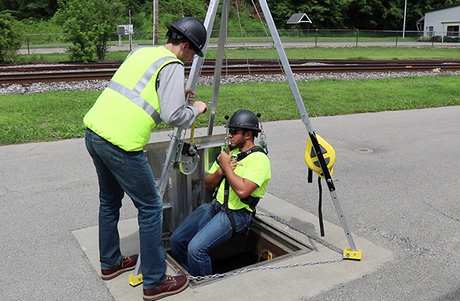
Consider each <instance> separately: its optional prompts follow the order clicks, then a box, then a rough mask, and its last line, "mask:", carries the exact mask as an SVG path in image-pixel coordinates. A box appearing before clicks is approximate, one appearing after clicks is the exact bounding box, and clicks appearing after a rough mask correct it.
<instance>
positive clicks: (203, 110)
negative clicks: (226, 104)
mask: <svg viewBox="0 0 460 301" xmlns="http://www.w3.org/2000/svg"><path fill="white" fill-rule="evenodd" d="M193 107H195V108H198V109H199V110H200V114H203V113H206V111H207V110H208V106H207V105H206V104H205V103H204V102H202V101H195V102H194V103H193Z"/></svg>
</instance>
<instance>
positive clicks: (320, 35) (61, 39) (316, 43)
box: [21, 29, 460, 54]
mask: <svg viewBox="0 0 460 301" xmlns="http://www.w3.org/2000/svg"><path fill="white" fill-rule="evenodd" d="M278 33H279V35H280V37H281V40H282V41H283V43H286V45H287V46H291V45H296V44H301V45H303V46H304V47H337V46H351V47H353V46H373V45H380V46H388V47H398V46H420V47H458V46H460V45H458V44H460V36H459V33H458V32H456V33H454V34H453V33H452V32H431V33H430V35H427V34H426V32H423V31H400V30H386V31H385V30H360V29H314V30H313V29H279V30H278ZM165 35H166V32H164V31H163V32H158V41H157V43H158V44H164V43H165V42H166V38H165ZM227 37H228V38H227V40H228V43H230V44H231V43H239V44H242V43H247V44H248V45H250V46H251V47H257V45H261V46H262V45H266V44H265V43H267V42H268V43H270V41H271V37H269V36H267V32H266V31H264V30H261V29H246V30H244V31H243V36H242V34H241V32H240V31H229V32H228V33H227ZM218 38H219V31H218V30H214V31H213V32H212V33H211V41H210V43H211V45H210V47H212V44H213V43H217V40H218ZM131 43H132V44H133V45H152V44H153V31H134V32H133V34H131V37H129V35H124V34H117V32H114V33H113V34H112V35H111V36H110V37H109V40H108V45H109V46H125V47H124V48H126V46H127V45H128V44H129V46H131ZM68 46H69V43H66V42H65V34H64V33H55V34H27V35H25V38H24V44H23V46H22V49H21V50H22V51H21V53H29V54H30V53H32V52H35V51H34V49H36V48H61V49H65V48H66V47H68Z"/></svg>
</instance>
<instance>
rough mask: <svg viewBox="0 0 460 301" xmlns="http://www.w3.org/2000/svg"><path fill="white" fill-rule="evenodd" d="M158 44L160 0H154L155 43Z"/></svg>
mask: <svg viewBox="0 0 460 301" xmlns="http://www.w3.org/2000/svg"><path fill="white" fill-rule="evenodd" d="M156 44H158V0H153V45H156Z"/></svg>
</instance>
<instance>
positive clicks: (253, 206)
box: [212, 146, 266, 233]
mask: <svg viewBox="0 0 460 301" xmlns="http://www.w3.org/2000/svg"><path fill="white" fill-rule="evenodd" d="M254 152H263V153H265V154H266V152H265V150H264V149H263V148H261V147H259V146H254V147H253V148H251V149H249V150H247V151H245V152H241V153H239V154H238V155H237V158H236V161H241V160H243V159H244V158H246V157H247V156H249V155H250V154H252V153H254ZM222 181H225V183H224V203H223V204H222V205H221V208H222V211H224V212H225V213H226V214H227V216H228V219H229V220H230V223H231V225H232V230H233V233H235V232H236V223H235V217H234V216H233V210H232V209H230V208H228V197H229V195H230V184H229V183H228V181H227V179H226V178H225V177H222V179H221V180H220V182H219V184H218V185H217V186H216V189H215V190H214V193H213V199H214V200H215V199H216V196H217V192H218V190H219V187H220V185H221V183H222ZM214 200H213V202H214ZM240 200H241V202H243V203H245V204H247V205H249V207H250V208H251V209H252V210H253V211H252V212H251V214H252V216H253V217H254V215H255V214H256V206H257V204H258V203H259V200H260V198H256V197H252V196H249V197H247V198H245V199H240ZM247 211H248V210H247ZM215 214H216V210H215V208H214V206H212V216H214V215H215Z"/></svg>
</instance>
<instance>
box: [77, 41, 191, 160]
mask: <svg viewBox="0 0 460 301" xmlns="http://www.w3.org/2000/svg"><path fill="white" fill-rule="evenodd" d="M176 62H177V63H180V64H183V63H182V61H181V60H179V59H178V58H177V57H176V55H175V54H174V53H172V52H171V51H170V50H168V49H167V48H165V47H164V46H159V47H144V48H139V49H136V50H135V51H133V52H132V53H131V54H130V55H129V56H128V57H127V58H126V60H125V61H124V62H123V64H122V65H121V66H120V68H118V70H117V71H116V72H115V74H114V76H113V77H112V79H111V81H110V83H109V85H108V87H107V88H106V89H105V90H104V91H103V92H102V93H101V95H100V96H99V97H98V99H97V100H96V103H95V104H94V105H93V107H92V108H91V109H90V110H89V111H88V113H87V114H86V115H85V117H84V118H83V123H84V124H85V126H86V127H88V128H89V129H91V130H92V131H93V132H95V133H96V134H98V135H99V136H101V137H102V138H104V139H106V140H107V141H109V142H111V143H112V144H114V145H117V146H118V147H120V148H122V149H124V150H125V151H138V150H142V148H143V147H144V145H146V144H147V143H148V141H149V139H150V133H151V131H152V129H153V128H154V127H155V126H156V125H158V124H159V123H160V122H161V121H162V120H161V118H160V113H161V110H160V103H159V99H158V93H157V91H156V81H157V77H158V73H159V72H160V70H161V68H163V67H164V66H165V65H167V64H170V63H176Z"/></svg>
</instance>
